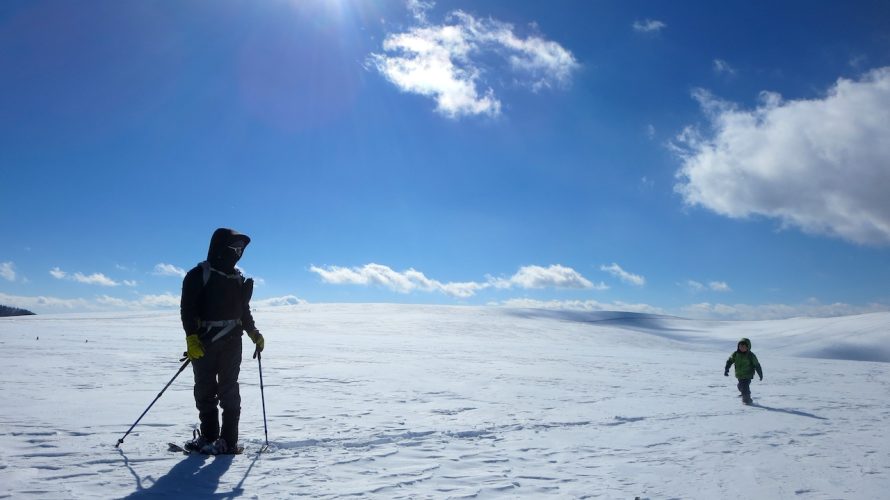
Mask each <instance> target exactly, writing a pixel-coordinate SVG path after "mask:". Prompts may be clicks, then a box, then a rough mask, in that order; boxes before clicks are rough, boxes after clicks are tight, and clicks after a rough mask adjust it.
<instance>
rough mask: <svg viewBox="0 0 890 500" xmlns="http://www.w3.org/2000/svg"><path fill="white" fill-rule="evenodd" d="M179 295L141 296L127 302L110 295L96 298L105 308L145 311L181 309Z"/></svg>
mask: <svg viewBox="0 0 890 500" xmlns="http://www.w3.org/2000/svg"><path fill="white" fill-rule="evenodd" d="M179 299H180V297H179V296H178V295H173V294H172V293H164V294H160V295H141V296H140V297H139V298H138V299H135V300H126V299H121V298H118V297H111V296H108V295H101V296H99V297H97V298H96V303H97V304H98V305H99V306H102V307H104V308H112V309H126V310H145V309H172V308H177V307H179Z"/></svg>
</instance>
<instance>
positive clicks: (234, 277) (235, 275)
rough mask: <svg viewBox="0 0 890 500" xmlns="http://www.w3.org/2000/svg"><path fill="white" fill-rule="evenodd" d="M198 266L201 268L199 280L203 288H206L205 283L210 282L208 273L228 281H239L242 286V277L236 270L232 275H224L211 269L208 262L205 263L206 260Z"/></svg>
mask: <svg viewBox="0 0 890 500" xmlns="http://www.w3.org/2000/svg"><path fill="white" fill-rule="evenodd" d="M198 265H199V266H201V278H202V279H203V281H204V286H207V282H208V281H210V273H216V274H218V275H220V276H222V277H224V278H228V279H230V280H241V284H242V285H243V284H244V276H243V275H242V274H241V273H240V272H239V271H237V270H236V271H235V272H234V273H232V274H226V273H224V272H222V271H220V270H219V269H216V268H214V267H212V266H211V265H210V262H207V261H206V260H205V261H203V262H201V263H200V264H198Z"/></svg>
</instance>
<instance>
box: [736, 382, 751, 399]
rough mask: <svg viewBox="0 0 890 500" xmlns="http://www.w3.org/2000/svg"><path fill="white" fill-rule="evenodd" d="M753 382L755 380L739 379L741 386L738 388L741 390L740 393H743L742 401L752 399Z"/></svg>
mask: <svg viewBox="0 0 890 500" xmlns="http://www.w3.org/2000/svg"><path fill="white" fill-rule="evenodd" d="M752 380H754V379H750V378H740V379H739V385H738V386H737V387H738V388H739V392H741V393H742V399H746V400H747V399H751V381H752Z"/></svg>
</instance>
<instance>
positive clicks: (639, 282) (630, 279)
mask: <svg viewBox="0 0 890 500" xmlns="http://www.w3.org/2000/svg"><path fill="white" fill-rule="evenodd" d="M600 270H601V271H605V272H607V273H609V274H611V275H612V276H615V277H616V278H618V279H620V280H621V281H623V282H625V283H630V284H631V285H636V286H643V285H645V284H646V278H644V277H642V276H640V275H639V274H633V273H629V272H627V271H625V270H624V269H622V268H621V266H619V265H618V264H616V263H614V262H613V263H612V265H610V266H600Z"/></svg>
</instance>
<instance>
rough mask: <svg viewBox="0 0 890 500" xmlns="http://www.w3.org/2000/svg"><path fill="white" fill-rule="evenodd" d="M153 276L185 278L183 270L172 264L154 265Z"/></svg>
mask: <svg viewBox="0 0 890 500" xmlns="http://www.w3.org/2000/svg"><path fill="white" fill-rule="evenodd" d="M153 274H154V275H155V276H176V277H179V278H185V269H182V268H180V267H176V266H174V265H173V264H165V263H160V264H156V265H155V269H154V273H153Z"/></svg>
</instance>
